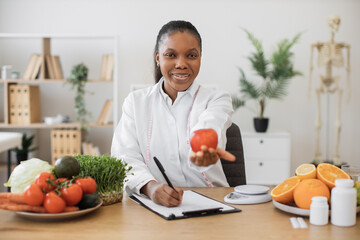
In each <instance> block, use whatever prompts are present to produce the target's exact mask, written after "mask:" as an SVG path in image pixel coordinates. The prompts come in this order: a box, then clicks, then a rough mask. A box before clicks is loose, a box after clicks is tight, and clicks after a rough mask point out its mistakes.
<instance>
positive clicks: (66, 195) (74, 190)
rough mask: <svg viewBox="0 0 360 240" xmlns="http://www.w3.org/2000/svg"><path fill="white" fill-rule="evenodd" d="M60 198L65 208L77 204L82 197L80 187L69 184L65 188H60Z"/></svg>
mask: <svg viewBox="0 0 360 240" xmlns="http://www.w3.org/2000/svg"><path fill="white" fill-rule="evenodd" d="M60 192H61V198H62V199H64V200H65V202H66V205H67V206H74V205H76V204H78V203H79V202H80V201H81V199H82V196H83V191H82V189H81V187H80V186H79V185H77V184H71V185H70V186H69V187H67V188H65V187H64V188H60Z"/></svg>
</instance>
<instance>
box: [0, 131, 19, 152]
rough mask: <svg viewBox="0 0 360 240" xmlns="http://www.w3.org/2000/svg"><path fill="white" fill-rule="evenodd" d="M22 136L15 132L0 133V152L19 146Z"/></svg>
mask: <svg viewBox="0 0 360 240" xmlns="http://www.w3.org/2000/svg"><path fill="white" fill-rule="evenodd" d="M21 139H22V134H21V133H16V132H0V152H3V151H7V150H9V149H11V148H14V147H18V146H20V145H21Z"/></svg>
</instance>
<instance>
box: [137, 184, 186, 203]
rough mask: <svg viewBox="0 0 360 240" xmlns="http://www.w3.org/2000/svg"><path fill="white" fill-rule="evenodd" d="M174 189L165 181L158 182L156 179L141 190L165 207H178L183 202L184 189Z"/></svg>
mask: <svg viewBox="0 0 360 240" xmlns="http://www.w3.org/2000/svg"><path fill="white" fill-rule="evenodd" d="M174 188H175V190H176V191H175V190H174V189H172V188H171V187H170V186H169V185H167V184H165V183H158V182H156V181H154V180H152V181H150V182H148V183H147V184H145V185H144V186H143V187H142V188H141V190H140V192H141V193H143V194H145V195H146V196H148V197H149V198H150V199H151V200H152V201H153V202H154V203H157V204H159V205H163V206H165V207H176V206H179V205H180V204H181V201H182V196H183V194H184V191H183V190H181V189H180V188H177V187H174Z"/></svg>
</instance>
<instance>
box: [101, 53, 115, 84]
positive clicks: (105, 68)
mask: <svg viewBox="0 0 360 240" xmlns="http://www.w3.org/2000/svg"><path fill="white" fill-rule="evenodd" d="M113 71H114V56H113V55H104V56H103V57H102V63H101V72H100V80H103V81H111V80H112V79H113Z"/></svg>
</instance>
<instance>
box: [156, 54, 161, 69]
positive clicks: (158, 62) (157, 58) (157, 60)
mask: <svg viewBox="0 0 360 240" xmlns="http://www.w3.org/2000/svg"><path fill="white" fill-rule="evenodd" d="M155 59H156V66H159V65H160V58H159V53H157V54H156V57H155Z"/></svg>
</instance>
